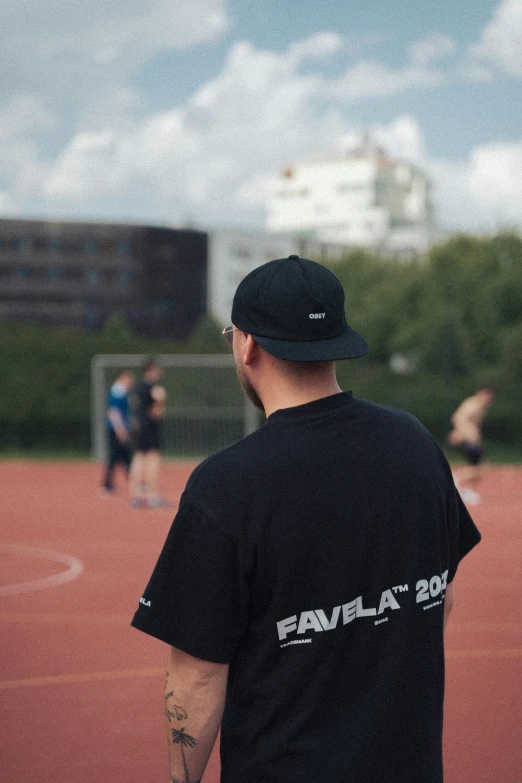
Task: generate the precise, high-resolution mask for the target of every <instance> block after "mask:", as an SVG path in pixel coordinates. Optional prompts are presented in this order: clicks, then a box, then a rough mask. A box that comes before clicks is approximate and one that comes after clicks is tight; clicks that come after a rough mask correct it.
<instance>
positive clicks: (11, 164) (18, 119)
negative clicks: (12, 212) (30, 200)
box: [0, 95, 55, 199]
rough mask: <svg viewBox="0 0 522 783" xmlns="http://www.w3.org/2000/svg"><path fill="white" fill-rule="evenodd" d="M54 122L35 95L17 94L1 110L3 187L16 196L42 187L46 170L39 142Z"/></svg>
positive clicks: (0, 166) (0, 155) (1, 176)
mask: <svg viewBox="0 0 522 783" xmlns="http://www.w3.org/2000/svg"><path fill="white" fill-rule="evenodd" d="M54 121H55V119H54V117H53V115H52V114H51V113H50V112H49V111H48V110H47V109H46V108H45V107H44V106H43V104H42V102H41V101H40V100H39V99H38V98H36V97H35V96H33V95H17V96H15V97H14V98H13V99H12V100H11V101H9V102H8V103H6V104H5V105H4V106H3V107H2V108H1V109H0V187H3V188H5V189H6V191H9V192H10V193H11V194H12V199H15V198H16V197H15V194H18V195H22V194H23V193H25V192H28V191H29V190H34V189H35V188H37V187H38V185H39V182H40V181H41V178H42V176H43V170H44V166H43V164H42V163H41V162H40V160H39V143H38V142H39V138H40V135H41V134H42V133H45V132H47V131H49V130H50V129H52V127H53V125H54Z"/></svg>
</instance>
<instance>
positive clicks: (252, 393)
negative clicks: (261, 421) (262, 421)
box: [236, 362, 265, 411]
mask: <svg viewBox="0 0 522 783" xmlns="http://www.w3.org/2000/svg"><path fill="white" fill-rule="evenodd" d="M236 372H237V377H238V378H239V383H240V384H241V388H242V389H243V391H244V392H245V394H246V396H247V397H248V399H249V400H250V402H252V403H253V404H254V405H255V406H256V408H259V410H260V411H264V410H265V407H264V405H263V403H262V402H261V399H260V397H259V395H258V393H257V392H256V390H255V389H254V387H253V386H252V384H251V383H250V381H249V380H248V378H247V376H246V373H245V368H244V367H243V366H242V365H238V363H237V362H236Z"/></svg>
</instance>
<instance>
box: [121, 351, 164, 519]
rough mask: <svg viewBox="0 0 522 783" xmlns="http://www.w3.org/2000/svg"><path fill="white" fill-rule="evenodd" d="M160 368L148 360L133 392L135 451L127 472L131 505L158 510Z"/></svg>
mask: <svg viewBox="0 0 522 783" xmlns="http://www.w3.org/2000/svg"><path fill="white" fill-rule="evenodd" d="M162 376H163V368H162V367H161V365H160V364H159V362H157V361H156V360H155V359H151V360H150V361H149V362H148V363H147V364H146V365H145V367H144V369H143V378H142V379H141V381H140V382H139V383H138V384H137V385H136V388H135V391H134V409H135V410H134V424H135V426H134V440H135V444H134V445H135V451H134V457H133V460H132V465H131V470H130V477H129V478H130V490H131V505H132V506H133V507H134V508H140V507H142V506H146V505H148V506H149V507H151V508H161V507H163V506H164V505H166V504H165V501H164V500H163V499H162V498H161V496H160V494H159V488H158V480H159V470H160V465H161V450H162V447H163V418H164V416H165V409H166V405H167V392H166V390H165V388H164V387H163V386H161V385H160V380H161V378H162Z"/></svg>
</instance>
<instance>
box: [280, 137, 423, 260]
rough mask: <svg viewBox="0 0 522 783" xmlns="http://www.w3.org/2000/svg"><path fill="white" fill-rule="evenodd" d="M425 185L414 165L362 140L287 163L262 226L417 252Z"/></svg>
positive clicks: (338, 241) (318, 238)
mask: <svg viewBox="0 0 522 783" xmlns="http://www.w3.org/2000/svg"><path fill="white" fill-rule="evenodd" d="M428 190H429V186H428V182H427V179H426V176H425V175H424V173H423V172H422V171H421V170H420V169H418V168H417V167H416V166H414V165H413V164H411V163H409V162H407V161H402V160H392V159H391V158H389V157H388V156H387V155H385V154H384V152H383V151H382V150H381V149H379V148H378V147H375V146H374V145H372V144H371V143H370V142H369V141H368V140H365V141H364V142H363V143H362V144H361V146H360V147H359V148H357V149H354V150H351V151H350V152H348V153H346V155H344V156H343V157H332V158H322V159H316V160H310V161H305V162H302V163H297V164H295V165H293V166H290V167H289V168H287V169H286V170H285V171H284V172H283V173H282V174H281V176H280V177H279V178H278V180H277V183H276V186H275V188H274V191H273V193H272V196H271V197H270V199H269V201H268V204H267V211H268V219H267V227H268V230H269V231H277V232H288V233H290V234H293V235H295V236H297V237H299V236H301V237H308V238H310V239H311V238H313V239H314V240H316V241H318V242H326V243H330V244H337V245H343V246H345V247H362V248H367V249H369V250H377V251H383V252H391V253H397V254H408V253H410V254H412V253H421V252H424V251H425V250H426V249H427V247H428V241H429V230H430V214H431V207H430V201H429V193H428Z"/></svg>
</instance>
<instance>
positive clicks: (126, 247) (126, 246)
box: [116, 242, 132, 256]
mask: <svg viewBox="0 0 522 783" xmlns="http://www.w3.org/2000/svg"><path fill="white" fill-rule="evenodd" d="M116 250H117V252H118V255H119V256H130V254H131V253H132V245H131V243H130V242H118V243H117V245H116Z"/></svg>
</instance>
